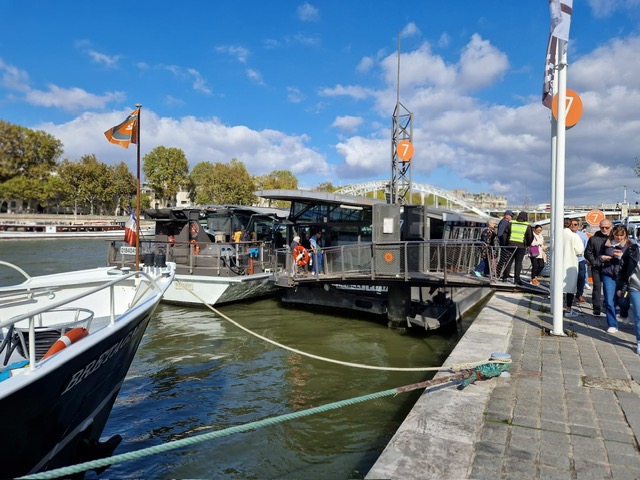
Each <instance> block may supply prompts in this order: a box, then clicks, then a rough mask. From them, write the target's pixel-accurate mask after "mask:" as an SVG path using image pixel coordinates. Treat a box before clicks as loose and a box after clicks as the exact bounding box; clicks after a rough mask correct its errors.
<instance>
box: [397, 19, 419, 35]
mask: <svg viewBox="0 0 640 480" xmlns="http://www.w3.org/2000/svg"><path fill="white" fill-rule="evenodd" d="M421 33H422V32H420V29H419V28H418V26H417V25H416V24H415V23H413V22H410V23H407V25H405V27H404V28H403V29H402V31H401V32H400V36H401V37H403V38H404V37H416V36H420V35H421Z"/></svg>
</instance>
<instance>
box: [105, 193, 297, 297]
mask: <svg viewBox="0 0 640 480" xmlns="http://www.w3.org/2000/svg"><path fill="white" fill-rule="evenodd" d="M143 213H144V215H145V217H146V219H147V220H151V221H154V222H155V232H154V233H155V235H154V238H153V240H149V239H142V240H141V241H140V247H141V250H142V252H143V254H142V256H141V260H142V262H143V263H144V264H147V263H151V264H153V263H154V258H155V257H158V256H160V257H161V258H165V259H166V260H167V261H171V262H175V264H176V281H175V282H173V284H172V285H171V286H170V287H169V288H168V289H167V291H166V292H165V294H164V297H163V300H164V301H165V302H168V303H175V304H183V305H200V304H202V302H205V303H207V304H209V305H220V304H224V303H232V302H238V301H242V300H247V299H253V298H259V297H264V296H268V295H273V294H275V293H276V292H277V291H278V287H277V286H276V285H275V282H274V276H273V273H274V272H275V269H276V267H277V258H276V250H277V249H278V248H282V247H284V245H285V244H284V237H285V236H286V231H285V225H284V224H285V223H286V220H285V217H286V216H287V214H288V211H287V210H281V209H277V208H262V207H247V206H238V205H215V206H206V207H176V208H163V209H146V210H144V212H143ZM234 237H235V238H234ZM134 262H135V249H134V248H133V247H129V246H127V245H126V244H124V243H121V244H120V243H118V242H112V244H111V249H110V254H109V264H110V265H117V266H120V267H125V266H129V267H133V266H134Z"/></svg>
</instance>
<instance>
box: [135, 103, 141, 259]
mask: <svg viewBox="0 0 640 480" xmlns="http://www.w3.org/2000/svg"><path fill="white" fill-rule="evenodd" d="M136 108H138V128H137V129H136V145H137V146H138V153H137V158H136V271H137V270H140V117H141V116H142V104H140V103H136Z"/></svg>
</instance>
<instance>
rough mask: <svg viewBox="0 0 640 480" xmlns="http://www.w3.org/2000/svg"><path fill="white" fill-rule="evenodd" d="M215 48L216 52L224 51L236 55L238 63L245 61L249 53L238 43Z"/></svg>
mask: <svg viewBox="0 0 640 480" xmlns="http://www.w3.org/2000/svg"><path fill="white" fill-rule="evenodd" d="M215 50H216V52H218V53H224V54H227V55H231V56H232V57H236V59H237V60H238V61H239V62H240V63H247V58H248V57H249V55H250V53H251V52H250V51H249V50H248V49H247V48H245V47H241V46H240V45H221V46H219V47H216V49H215Z"/></svg>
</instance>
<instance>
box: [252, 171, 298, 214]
mask: <svg viewBox="0 0 640 480" xmlns="http://www.w3.org/2000/svg"><path fill="white" fill-rule="evenodd" d="M255 183H256V189H257V190H297V189H298V178H297V177H296V176H295V175H294V174H293V173H291V172H290V171H289V170H274V171H273V172H271V173H270V174H268V175H261V176H259V177H255ZM269 205H271V206H274V207H277V208H288V207H289V206H290V205H291V202H290V201H287V200H269Z"/></svg>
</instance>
